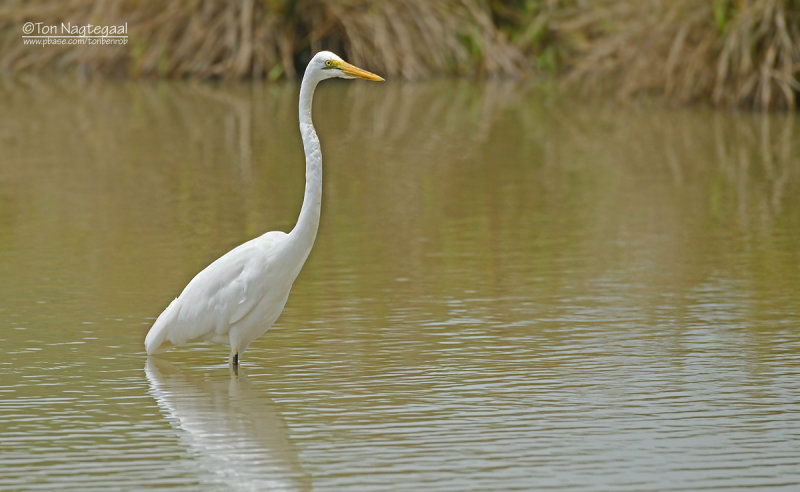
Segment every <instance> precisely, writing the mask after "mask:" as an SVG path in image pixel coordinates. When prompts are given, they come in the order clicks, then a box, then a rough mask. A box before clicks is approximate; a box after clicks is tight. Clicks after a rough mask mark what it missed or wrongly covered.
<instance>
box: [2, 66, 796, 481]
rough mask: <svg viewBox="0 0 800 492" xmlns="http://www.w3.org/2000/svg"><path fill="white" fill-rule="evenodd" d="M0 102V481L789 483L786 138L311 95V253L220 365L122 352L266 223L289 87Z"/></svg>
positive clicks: (110, 87)
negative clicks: (236, 366)
mask: <svg viewBox="0 0 800 492" xmlns="http://www.w3.org/2000/svg"><path fill="white" fill-rule="evenodd" d="M3 84H4V85H2V86H0V104H2V107H3V111H2V112H0V148H2V150H3V152H2V157H0V275H2V279H3V281H2V282H0V296H1V298H2V299H3V301H2V302H1V303H0V343H2V345H3V347H4V351H3V352H4V356H3V357H2V359H0V442H2V445H0V489H2V490H20V489H24V490H31V489H40V490H52V489H54V488H58V489H62V490H92V489H97V490H108V489H109V488H124V489H130V488H137V487H143V486H150V487H159V488H174V489H178V490H248V489H249V490H311V489H313V490H535V489H558V488H562V489H568V490H643V489H649V490H681V489H682V490H697V489H703V488H708V489H732V488H748V487H751V488H758V489H763V488H775V489H780V488H783V489H786V490H795V489H796V488H797V487H798V486H800V467H798V456H800V445H799V444H798V442H800V419H799V418H798V417H800V414H799V412H800V398H798V395H799V394H800V248H798V246H797V245H798V244H800V161H798V159H797V156H798V155H800V127H798V125H797V123H796V121H795V118H794V117H793V115H773V116H762V115H758V114H750V113H732V112H725V111H710V110H705V109H702V108H700V109H691V110H687V109H668V108H660V107H655V106H648V105H646V104H645V105H642V106H633V107H620V106H614V105H607V104H605V103H603V102H596V101H574V100H571V99H567V98H564V97H561V96H558V95H550V94H548V93H547V91H546V90H542V89H540V88H536V87H526V86H520V85H515V84H505V83H487V84H474V83H468V82H436V83H427V84H408V85H406V84H400V83H387V84H382V85H380V84H366V83H335V82H333V83H330V84H327V85H325V86H323V87H321V88H320V90H319V91H318V96H317V101H316V108H315V118H316V123H317V127H318V130H319V133H320V135H321V139H322V144H323V151H324V157H325V163H324V166H325V171H324V194H323V202H324V203H323V215H322V220H321V225H320V231H319V235H318V237H317V243H316V246H315V249H314V250H313V252H312V254H311V256H310V258H309V261H308V263H307V264H306V266H305V268H304V270H303V272H302V273H301V274H300V277H299V279H298V281H297V283H296V284H295V287H294V289H293V292H292V295H291V297H290V299H289V302H288V304H287V306H286V309H285V311H284V314H283V316H282V317H281V318H280V320H279V321H278V323H277V324H276V325H275V327H273V329H272V330H271V331H270V332H268V333H267V334H266V335H264V336H262V337H261V338H260V339H258V340H257V341H255V342H254V343H253V344H252V345H251V346H250V348H249V349H248V350H247V352H246V353H245V354H244V355H243V358H242V360H243V362H242V367H241V370H240V373H239V375H238V377H237V376H234V375H232V374H231V373H230V371H229V369H228V367H227V365H226V357H227V349H225V348H222V347H219V346H212V345H203V344H196V345H190V346H186V347H183V348H181V349H179V350H176V351H173V352H170V353H168V354H166V355H164V356H163V357H158V358H151V359H149V360H148V359H147V357H146V356H145V354H144V353H143V339H144V336H145V333H146V331H147V329H148V328H149V326H150V324H151V323H152V322H153V320H154V318H155V316H157V315H158V314H159V312H160V311H161V310H162V309H163V308H164V307H165V306H166V305H167V303H168V302H169V301H170V300H171V299H172V298H173V297H174V296H176V295H177V294H178V293H179V292H180V289H181V288H182V287H183V286H184V285H185V284H186V282H187V281H188V280H189V279H190V278H191V277H192V276H193V275H194V274H195V273H197V272H198V271H199V270H200V269H202V268H203V267H204V266H205V265H207V264H208V263H209V262H210V261H212V260H213V259H215V258H216V257H218V256H220V255H221V254H223V253H224V252H226V251H227V250H229V249H230V248H232V247H233V246H235V245H237V244H239V243H241V242H243V241H245V240H247V239H249V238H251V237H253V236H256V235H259V234H261V233H262V232H264V231H266V230H271V229H280V230H289V229H290V228H291V227H292V226H293V224H294V220H295V219H296V216H297V213H298V211H299V208H300V202H301V199H302V190H303V163H302V157H301V156H302V148H301V145H300V141H299V136H298V134H297V128H296V123H295V121H296V120H295V118H296V114H295V113H296V98H297V88H296V87H295V86H291V85H287V86H280V85H234V86H225V85H223V86H215V85H211V84H208V85H207V84H191V83H130V82H119V81H107V82H91V83H89V84H84V85H79V84H74V83H73V82H71V81H69V80H62V81H55V82H53V81H51V80H48V81H44V80H39V79H30V80H21V81H17V82H13V83H12V82H8V81H4V82H3Z"/></svg>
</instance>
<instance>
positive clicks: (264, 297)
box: [144, 51, 383, 368]
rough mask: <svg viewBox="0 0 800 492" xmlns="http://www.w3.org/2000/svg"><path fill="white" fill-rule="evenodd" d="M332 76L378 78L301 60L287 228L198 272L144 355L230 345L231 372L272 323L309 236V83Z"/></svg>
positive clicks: (315, 199)
mask: <svg viewBox="0 0 800 492" xmlns="http://www.w3.org/2000/svg"><path fill="white" fill-rule="evenodd" d="M334 77H338V78H343V79H354V78H361V79H366V80H375V81H382V80H383V79H382V78H381V77H379V76H377V75H375V74H373V73H370V72H367V71H366V70H363V69H361V68H358V67H355V66H353V65H351V64H349V63H347V62H345V61H344V60H342V59H341V58H339V57H338V56H337V55H335V54H333V53H331V52H329V51H321V52H319V53H317V54H316V55H314V58H312V59H311V61H310V62H309V63H308V66H307V67H306V71H305V74H304V75H303V81H302V83H301V84H300V103H299V115H300V136H301V137H302V139H303V150H304V152H305V155H306V188H305V195H304V196H303V206H302V207H301V209H300V216H299V218H298V219H297V224H296V225H295V227H294V229H292V230H291V232H289V233H288V234H287V233H285V232H280V231H271V232H267V233H266V234H264V235H262V236H259V237H257V238H255V239H251V240H250V241H247V242H246V243H244V244H242V245H240V246H237V247H236V248H234V249H233V250H231V251H229V252H228V253H226V254H225V255H223V256H222V257H220V258H219V259H217V260H216V261H214V262H213V263H211V264H210V265H208V266H207V267H206V268H205V269H203V271H201V272H200V273H198V274H197V275H196V276H195V277H194V278H193V279H192V280H191V281H190V282H189V284H188V285H187V286H186V287H185V288H184V289H183V292H181V294H180V295H179V296H178V297H177V298H176V299H175V300H173V301H172V302H171V303H170V304H169V306H167V308H166V309H165V310H164V312H162V313H161V315H159V317H158V319H156V321H155V323H153V326H152V327H151V328H150V331H149V332H148V333H147V337H146V338H145V341H144V345H145V348H146V349H147V353H148V354H154V353H157V352H161V351H164V350H168V349H170V348H172V347H175V346H178V345H183V344H184V343H187V342H190V341H195V340H205V341H210V342H215V343H220V344H223V345H228V346H230V349H231V357H230V363H231V365H232V366H233V367H234V368H235V367H237V366H238V364H239V355H240V354H241V353H242V352H244V351H245V350H246V349H247V346H248V345H249V344H250V342H252V341H253V340H255V339H256V338H258V337H259V336H260V335H261V334H263V333H264V332H265V331H267V330H268V329H269V327H271V326H272V324H273V323H274V322H275V320H277V319H278V316H280V314H281V311H283V306H284V305H285V304H286V300H287V299H288V298H289V291H290V290H291V288H292V284H293V283H294V281H295V279H296V278H297V275H298V274H299V273H300V269H301V268H302V267H303V264H304V263H305V261H306V258H308V254H309V253H310V252H311V247H312V246H313V244H314V239H315V238H316V235H317V227H318V226H319V214H320V204H321V199H322V152H321V150H320V145H319V138H318V137H317V132H316V131H315V130H314V124H313V123H312V121H311V103H312V100H313V97H314V89H316V87H317V84H319V83H320V82H322V81H323V80H325V79H330V78H334Z"/></svg>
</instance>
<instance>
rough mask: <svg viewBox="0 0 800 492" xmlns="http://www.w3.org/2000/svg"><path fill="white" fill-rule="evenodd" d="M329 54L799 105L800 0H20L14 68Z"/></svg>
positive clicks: (226, 66)
mask: <svg viewBox="0 0 800 492" xmlns="http://www.w3.org/2000/svg"><path fill="white" fill-rule="evenodd" d="M31 21H34V22H41V23H43V24H45V25H55V26H58V25H60V23H61V22H70V23H72V24H88V23H91V24H95V25H120V24H124V23H127V32H128V35H129V38H128V43H127V44H126V45H123V46H107V45H104V46H89V45H79V46H31V45H24V44H23V42H22V40H21V39H20V37H21V35H22V32H21V27H22V26H23V24H24V23H25V22H31ZM319 49H330V50H333V51H336V52H339V53H341V54H342V55H344V56H345V57H347V58H348V59H351V60H353V61H354V62H355V63H363V64H364V65H366V66H368V67H369V68H370V69H372V70H374V71H376V72H379V73H383V74H386V75H388V76H389V77H391V78H399V77H402V78H405V79H411V80H418V79H424V78H427V77H432V76H438V75H455V76H475V77H529V76H531V75H533V74H536V73H550V74H554V75H556V76H557V77H558V80H562V81H564V83H565V84H567V85H568V86H570V87H574V88H580V89H581V90H583V91H586V92H591V93H601V94H613V95H614V96H616V97H617V98H619V99H623V100H624V99H629V98H632V97H637V96H639V95H642V94H647V95H660V96H663V97H665V98H666V99H668V100H669V101H671V102H675V103H681V104H683V103H690V102H696V101H703V102H708V103H710V104H713V105H717V106H736V107H743V108H755V109H785V108H792V109H793V108H797V98H798V94H800V82H798V80H800V1H798V0H703V1H697V0H669V1H667V0H592V1H589V0H506V1H502V0H396V1H388V0H241V1H237V2H229V1H226V0H183V1H179V2H167V3H163V2H156V1H137V0H120V1H117V2H106V1H101V0H65V1H61V2H53V1H41V0H34V1H29V2H26V1H23V0H19V1H16V2H15V1H13V0H12V1H10V2H6V4H5V6H4V7H0V71H2V72H4V73H11V74H16V73H20V72H41V71H51V70H56V71H75V72H78V73H81V74H93V73H102V74H108V75H112V76H129V77H169V78H199V79H206V78H266V79H269V80H278V79H286V78H289V79H291V78H296V77H298V75H299V74H300V73H302V69H303V66H304V64H305V62H306V61H307V60H308V58H309V56H310V54H311V53H313V52H315V51H317V50H319Z"/></svg>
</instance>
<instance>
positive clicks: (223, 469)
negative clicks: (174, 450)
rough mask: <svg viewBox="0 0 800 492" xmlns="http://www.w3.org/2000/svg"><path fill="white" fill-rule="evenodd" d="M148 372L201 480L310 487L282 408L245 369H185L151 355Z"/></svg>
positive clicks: (244, 486)
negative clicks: (204, 372)
mask: <svg viewBox="0 0 800 492" xmlns="http://www.w3.org/2000/svg"><path fill="white" fill-rule="evenodd" d="M145 374H146V375H147V380H148V382H149V383H150V394H151V395H152V396H153V398H155V400H156V402H157V403H158V406H159V407H160V408H161V411H162V412H163V413H164V415H165V417H167V419H168V420H170V422H171V423H172V424H173V426H174V427H175V429H176V430H177V432H178V437H179V439H180V442H181V443H183V444H184V445H185V446H186V448H187V451H188V453H189V455H190V456H192V457H194V459H195V464H194V466H193V468H194V470H195V471H196V476H195V478H196V479H197V480H198V481H200V483H202V484H204V485H212V486H224V487H226V488H230V489H231V490H265V491H266V490H310V484H309V482H310V479H309V477H308V475H307V473H306V472H305V471H304V470H303V468H302V467H301V466H300V464H299V461H298V459H297V452H296V450H295V449H294V448H293V446H292V443H291V441H290V440H289V437H288V429H287V427H286V424H285V423H284V421H283V418H282V417H281V414H280V413H279V412H278V410H277V409H276V408H275V404H274V402H272V400H270V398H269V397H267V396H265V395H264V394H262V393H260V392H259V391H257V390H256V389H254V388H253V386H252V385H251V384H250V382H249V381H248V380H247V376H246V375H245V374H244V373H243V370H241V369H240V370H239V374H238V375H236V374H231V375H230V377H228V376H225V377H219V376H216V375H204V376H200V375H186V374H184V373H182V372H181V371H180V370H178V369H177V368H176V367H175V366H174V365H172V364H170V363H168V362H166V361H164V360H159V359H156V358H152V357H150V358H148V360H147V363H146V365H145Z"/></svg>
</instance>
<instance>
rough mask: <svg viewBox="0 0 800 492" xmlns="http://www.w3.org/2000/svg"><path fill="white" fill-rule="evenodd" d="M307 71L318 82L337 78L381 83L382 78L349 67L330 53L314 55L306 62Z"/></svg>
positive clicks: (361, 69)
mask: <svg viewBox="0 0 800 492" xmlns="http://www.w3.org/2000/svg"><path fill="white" fill-rule="evenodd" d="M309 71H312V73H314V74H316V75H317V77H318V78H319V80H325V79H331V78H333V77H339V78H341V79H355V78H359V79H365V80H374V81H378V82H383V78H382V77H379V76H378V75H375V74H374V73H372V72H367V71H366V70H364V69H363V68H358V67H356V66H354V65H351V64H349V63H347V62H346V61H344V60H342V59H341V58H340V57H339V56H338V55H336V54H335V53H331V52H330V51H320V52H319V53H317V54H316V55H314V58H312V59H311V61H310V62H308V67H306V72H309Z"/></svg>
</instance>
